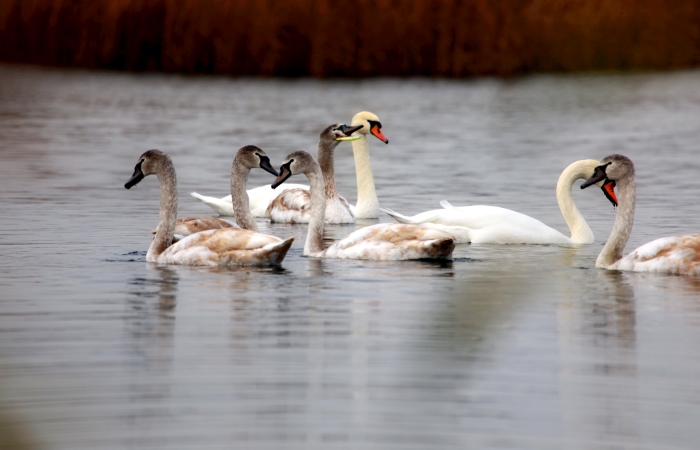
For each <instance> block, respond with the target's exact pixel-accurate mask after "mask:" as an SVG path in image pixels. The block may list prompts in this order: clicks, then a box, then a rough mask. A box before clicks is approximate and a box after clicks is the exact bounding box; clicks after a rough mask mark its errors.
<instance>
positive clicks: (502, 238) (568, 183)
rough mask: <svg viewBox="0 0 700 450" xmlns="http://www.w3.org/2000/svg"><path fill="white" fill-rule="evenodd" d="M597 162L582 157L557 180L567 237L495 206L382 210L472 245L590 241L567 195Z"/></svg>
mask: <svg viewBox="0 0 700 450" xmlns="http://www.w3.org/2000/svg"><path fill="white" fill-rule="evenodd" d="M599 164H600V163H599V162H598V161H596V160H593V159H585V160H581V161H576V162H574V163H572V164H570V165H569V166H568V167H567V168H566V169H564V171H563V172H562V173H561V175H560V176H559V181H558V182H557V191H556V192H557V203H559V209H560V210H561V213H562V215H563V216H564V220H566V224H567V225H568V226H569V230H570V231H571V236H570V237H569V236H565V235H564V234H562V233H560V232H559V231H557V230H555V229H554V228H551V227H548V226H547V225H545V224H544V223H542V222H540V221H539V220H537V219H534V218H532V217H530V216H526V215H525V214H521V213H519V212H516V211H512V210H510V209H505V208H499V207H497V206H484V205H475V206H460V207H452V206H451V205H450V204H449V203H447V202H446V201H444V200H443V201H442V202H440V204H442V205H443V206H445V208H446V209H436V210H432V211H426V212H424V213H420V214H417V215H415V216H413V217H407V216H404V215H401V214H399V213H397V212H395V211H392V210H390V209H382V211H384V212H386V213H387V214H389V215H390V216H391V217H393V218H394V219H395V220H396V221H397V222H400V223H412V224H422V225H423V226H427V227H432V228H437V229H441V230H445V231H448V232H450V233H452V234H454V236H455V237H456V238H457V242H458V243H464V242H471V243H474V244H592V243H593V240H594V238H593V232H592V231H591V228H590V227H589V226H588V224H587V223H586V220H585V219H584V218H583V216H582V215H581V213H580V212H579V210H578V208H577V207H576V205H575V204H574V200H573V198H572V197H571V188H572V186H573V185H574V182H575V181H576V180H578V179H584V180H585V179H586V178H588V177H590V176H591V174H593V171H594V170H595V168H596V167H597V166H598V165H599Z"/></svg>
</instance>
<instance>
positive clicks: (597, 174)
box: [581, 164, 608, 189]
mask: <svg viewBox="0 0 700 450" xmlns="http://www.w3.org/2000/svg"><path fill="white" fill-rule="evenodd" d="M606 167H608V165H607V164H605V165H603V166H598V167H596V168H595V171H594V172H593V175H592V176H591V177H590V178H589V179H587V180H586V181H584V182H583V184H582V185H581V189H586V188H587V187H588V186H591V185H594V184H596V183H597V182H599V181H602V180H604V179H605V178H607V175H606V174H605V168H606Z"/></svg>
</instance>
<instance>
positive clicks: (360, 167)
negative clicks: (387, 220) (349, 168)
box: [352, 135, 379, 219]
mask: <svg viewBox="0 0 700 450" xmlns="http://www.w3.org/2000/svg"><path fill="white" fill-rule="evenodd" d="M352 152H353V154H354V156H355V173H356V174H357V204H356V205H355V217H357V218H358V219H375V218H377V217H379V199H377V191H376V190H375V188H374V177H373V176H372V164H371V163H370V160H369V144H368V143H367V137H366V136H365V135H362V137H361V138H360V139H357V140H355V141H352Z"/></svg>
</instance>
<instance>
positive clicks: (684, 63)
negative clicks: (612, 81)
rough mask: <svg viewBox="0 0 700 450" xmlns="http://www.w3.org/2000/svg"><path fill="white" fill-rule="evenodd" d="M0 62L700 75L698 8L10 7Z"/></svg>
mask: <svg viewBox="0 0 700 450" xmlns="http://www.w3.org/2000/svg"><path fill="white" fill-rule="evenodd" d="M0 59H1V60H4V61H14V62H25V63H38V64H48V65H60V66H77V67H89V68H113V69H125V70H137V71H140V70H159V71H169V72H184V73H218V74H232V75H264V76H307V75H310V76H315V77H332V76H347V77H366V76H408V75H425V76H443V77H465V76H473V75H485V74H495V75H512V74H517V73H524V72H531V71H579V70H606V69H613V70H620V69H622V70H626V69H668V68H677V67H689V66H693V65H697V64H698V62H700V2H698V1H697V0H566V1H562V0H463V1H459V0H442V1H438V0H353V1H347V0H207V1H203V0H3V1H1V2H0Z"/></svg>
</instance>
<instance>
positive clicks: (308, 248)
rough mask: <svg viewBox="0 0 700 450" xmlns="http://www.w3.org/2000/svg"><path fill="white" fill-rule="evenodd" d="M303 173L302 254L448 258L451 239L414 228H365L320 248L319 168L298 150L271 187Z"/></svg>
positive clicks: (322, 207) (322, 200)
mask: <svg viewBox="0 0 700 450" xmlns="http://www.w3.org/2000/svg"><path fill="white" fill-rule="evenodd" d="M301 173H303V174H305V175H306V177H307V178H308V179H309V183H310V185H311V189H310V191H311V194H310V195H311V219H310V221H309V231H308V234H307V237H306V244H304V255H307V256H315V257H318V258H341V259H372V260H403V259H424V258H429V259H450V258H451V257H452V251H453V250H454V247H455V244H454V236H452V235H451V234H449V233H446V232H444V231H440V230H431V229H426V228H423V227H419V226H417V225H403V224H378V225H372V226H369V227H364V228H362V229H360V230H357V231H355V232H353V233H351V234H350V235H349V236H347V237H345V238H343V239H341V240H339V241H337V242H335V243H334V244H332V245H331V246H330V247H328V248H327V249H325V250H324V248H323V225H324V221H323V216H324V212H325V209H326V199H325V194H324V191H325V186H324V182H323V174H322V173H321V168H320V166H319V164H318V162H316V160H315V159H314V157H313V156H311V155H310V154H308V153H306V152H304V151H297V152H293V153H290V154H289V155H287V158H286V159H285V161H284V163H283V164H282V167H280V175H279V177H277V179H276V180H275V182H274V183H272V187H273V188H275V187H277V186H279V185H280V184H282V183H283V182H284V181H285V180H286V179H288V178H289V177H290V176H292V175H296V174H301Z"/></svg>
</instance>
